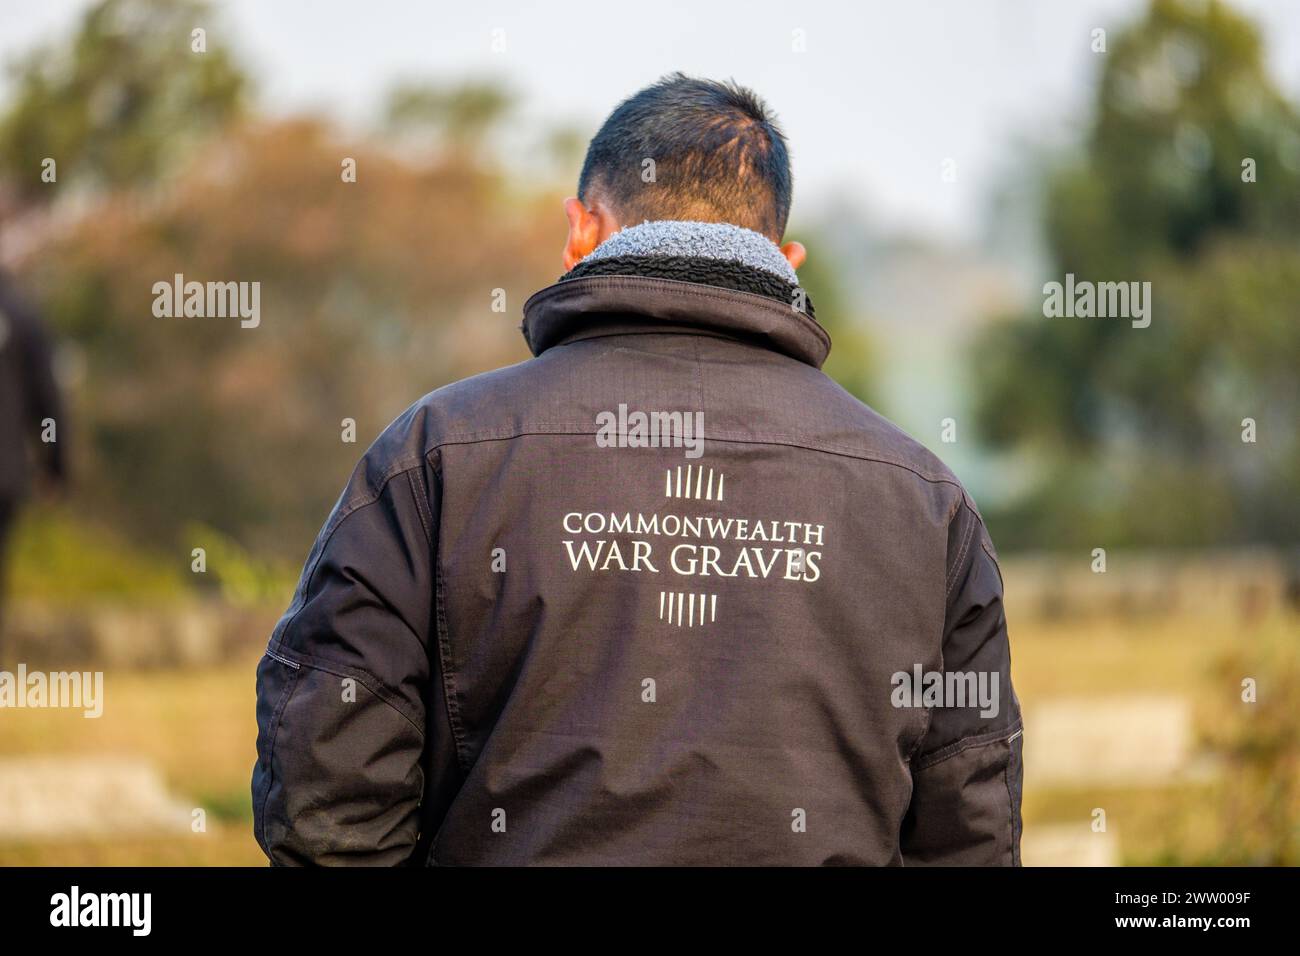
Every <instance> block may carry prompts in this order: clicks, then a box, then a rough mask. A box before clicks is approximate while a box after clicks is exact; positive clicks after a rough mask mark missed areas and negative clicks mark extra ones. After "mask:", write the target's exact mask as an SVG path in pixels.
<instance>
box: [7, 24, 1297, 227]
mask: <svg viewBox="0 0 1300 956" xmlns="http://www.w3.org/2000/svg"><path fill="white" fill-rule="evenodd" d="M86 6H87V0H43V2H41V3H39V4H34V3H32V2H31V0H0V59H3V60H6V61H7V60H9V59H10V58H12V56H13V55H14V54H15V53H20V52H22V51H23V50H25V49H27V48H28V47H29V46H30V45H31V44H32V43H33V42H34V41H37V40H40V39H46V38H49V37H51V36H52V35H55V34H56V33H57V32H58V31H59V30H60V29H65V30H66V29H67V28H68V27H69V26H70V25H71V24H72V23H73V22H74V21H75V19H76V17H77V16H78V14H79V13H80V11H81V10H83V9H84V8H85V7H86ZM1237 6H1238V7H1239V8H1242V9H1245V10H1247V11H1248V12H1250V13H1251V15H1252V16H1254V17H1255V18H1256V19H1257V20H1258V21H1261V22H1262V23H1264V25H1265V28H1266V36H1267V38H1268V45H1269V54H1270V62H1271V65H1272V68H1273V73H1274V75H1275V77H1277V78H1278V79H1279V81H1280V82H1281V83H1282V85H1283V87H1284V89H1286V90H1287V91H1288V92H1289V93H1290V95H1292V96H1293V97H1295V98H1300V3H1294V2H1288V0H1238V3H1237ZM217 7H218V9H219V10H220V17H219V19H218V21H217V23H215V24H213V25H210V26H208V42H209V45H212V44H216V43H221V42H223V37H222V34H223V33H228V34H229V42H230V43H231V44H232V45H233V46H234V47H235V48H236V50H237V51H238V52H239V53H240V54H241V56H242V60H243V62H244V63H245V64H246V65H247V66H248V67H250V68H251V70H252V72H253V74H254V76H255V77H256V79H257V82H258V85H259V89H260V92H261V94H262V97H263V102H264V104H265V105H266V106H267V107H268V108H269V109H271V110H272V111H275V112H292V111H297V110H303V109H310V110H314V111H317V112H324V113H328V114H330V115H332V116H335V117H337V118H338V119H339V120H341V121H343V122H362V121H365V120H367V119H369V118H371V117H373V115H374V111H375V109H376V107H377V105H378V104H379V103H380V102H381V101H382V95H383V92H384V90H385V89H386V88H387V87H388V86H389V85H390V84H391V83H392V82H393V80H394V79H397V78H415V79H420V78H429V79H434V80H446V81H460V80H464V79H467V78H471V77H473V78H496V79H499V80H502V81H504V82H505V83H507V84H508V85H509V86H511V87H512V88H514V89H516V90H518V91H519V92H520V93H521V94H523V101H522V104H521V108H520V111H519V115H520V117H521V119H522V120H523V121H524V122H526V123H529V124H535V125H536V126H537V128H539V129H540V128H543V127H545V126H547V125H551V124H555V123H559V122H565V123H569V124H576V125H578V126H579V127H580V128H582V129H584V130H594V128H595V127H596V125H598V124H599V122H600V120H601V119H603V117H604V116H605V115H606V114H607V113H608V111H609V110H610V109H611V108H612V107H613V105H614V104H615V103H616V102H617V101H618V100H619V99H621V98H622V97H624V96H626V95H627V94H628V93H630V92H632V91H634V90H636V89H637V88H639V87H640V86H643V85H645V84H646V83H647V82H649V81H651V80H653V79H655V78H656V77H658V76H659V75H661V74H663V73H666V72H669V71H672V70H677V69H680V70H684V71H686V72H689V73H696V74H701V75H706V76H712V77H734V78H735V79H737V80H739V81H740V82H742V83H744V84H746V85H749V86H752V87H754V88H755V89H756V90H758V91H759V92H760V93H761V94H762V95H763V96H764V97H765V98H766V99H767V100H768V102H769V103H770V104H771V105H772V106H773V108H774V109H775V110H776V112H777V113H778V115H779V117H780V119H781V121H782V123H783V125H784V127H785V129H786V132H787V134H788V136H789V138H790V141H791V144H792V149H793V157H794V166H795V181H796V192H795V215H796V217H797V215H798V212H799V206H800V203H801V202H804V203H806V204H809V205H813V204H818V205H825V204H826V203H828V202H851V203H853V204H854V205H856V206H858V207H859V208H861V209H862V210H863V211H864V212H865V213H867V214H868V215H869V216H870V217H871V219H872V220H873V221H874V222H875V223H876V224H877V225H878V226H880V227H881V228H883V229H886V230H888V229H904V230H907V231H909V232H914V233H918V234H922V235H930V236H933V237H938V238H947V239H957V240H961V239H970V238H972V237H974V236H975V235H976V234H977V232H978V227H979V222H980V219H979V217H980V214H981V212H982V210H983V208H984V203H985V201H986V199H987V195H988V192H989V190H990V189H991V188H992V187H993V186H994V185H995V184H996V182H997V181H998V178H999V176H1004V175H1005V174H1006V169H1007V168H1008V167H1014V163H1015V160H1016V157H1015V155H1014V154H1013V153H1012V152H1011V151H1012V150H1013V149H1015V144H1016V143H1018V142H1024V141H1025V140H1026V139H1027V138H1028V139H1055V138H1057V137H1059V136H1061V135H1062V134H1064V133H1066V132H1068V131H1069V130H1070V128H1071V126H1072V124H1075V123H1077V122H1078V121H1079V120H1080V119H1081V118H1082V117H1083V116H1084V115H1086V112H1085V110H1084V109H1083V107H1084V105H1085V104H1086V103H1087V96H1088V94H1089V90H1090V87H1091V82H1092V79H1093V77H1094V76H1095V72H1096V70H1097V69H1098V67H1099V65H1100V57H1099V56H1098V55H1097V54H1094V53H1092V52H1091V50H1090V48H1089V41H1090V34H1091V31H1092V30H1093V29H1094V28H1096V27H1103V28H1107V29H1108V30H1114V29H1116V28H1118V27H1119V26H1120V25H1121V24H1123V23H1124V22H1126V21H1127V20H1130V19H1132V18H1133V17H1134V16H1135V15H1137V14H1138V13H1139V12H1140V10H1141V9H1142V4H1141V3H1140V2H1138V0H1073V2H1067V0H1061V2H1056V0H1053V2H1045V0H917V2H899V0H879V2H878V0H854V2H844V0H840V2H825V0H820V2H819V0H802V2H800V3H789V2H776V0H745V2H738V3H726V4H723V3H705V2H700V0H655V2H650V3H615V2H611V0H600V2H593V0H572V2H565V3H562V4H561V3H548V2H545V0H533V2H496V3H492V2H487V3H480V2H461V3H445V2H416V0H365V2H359V3H358V2H353V0H347V2H343V0H219V2H218V3H217ZM739 11H743V12H739ZM494 29H501V30H504V36H505V42H506V50H505V52H501V53H496V52H493V51H492V49H491V43H492V36H493V30H494ZM797 29H798V30H802V31H804V34H803V35H804V36H805V37H806V52H803V53H796V52H793V51H792V36H793V32H794V31H795V30H797ZM3 90H4V87H3V86H0V95H2V94H3ZM949 158H951V159H952V160H953V161H955V163H956V171H957V176H956V182H954V183H945V182H943V180H942V179H941V177H940V170H941V167H942V164H943V162H944V161H945V160H946V159H949ZM575 175H576V170H575Z"/></svg>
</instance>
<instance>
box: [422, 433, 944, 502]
mask: <svg viewBox="0 0 1300 956" xmlns="http://www.w3.org/2000/svg"><path fill="white" fill-rule="evenodd" d="M596 433H597V429H595V428H592V427H591V426H589V425H586V424H585V423H584V424H583V425H582V426H580V427H578V428H577V430H574V431H569V430H567V428H565V427H556V428H552V429H543V428H537V427H534V428H532V429H492V430H488V431H484V432H465V433H462V434H460V435H457V436H455V437H451V438H444V439H442V440H441V441H439V442H438V443H437V444H435V445H434V446H433V447H431V448H430V449H429V451H428V452H427V454H432V453H433V452H435V451H437V450H438V449H439V448H443V447H445V446H447V445H475V444H478V443H480V442H486V441H513V440H514V439H516V438H526V437H530V436H543V435H595V434H596ZM704 440H705V441H720V442H726V443H728V444H733V445H782V446H785V447H789V448H802V449H804V450H805V451H819V452H823V453H825V454H828V455H839V456H841V457H843V458H853V459H856V460H858V461H871V462H876V463H878V464H882V465H893V466H894V467H896V468H902V469H903V470H904V471H910V472H911V473H912V474H914V475H916V476H917V477H918V478H920V479H922V480H924V481H928V482H930V484H934V485H952V486H953V487H954V488H958V489H960V488H961V483H960V482H958V481H957V479H956V478H949V477H946V476H944V475H934V474H930V473H929V472H924V471H921V470H919V469H917V468H916V467H914V466H913V465H910V464H908V463H907V462H904V461H900V460H898V459H896V458H890V457H888V456H885V455H876V454H869V453H867V452H863V451H860V450H859V449H856V448H849V447H847V446H844V445H836V444H833V443H831V442H818V443H812V442H807V441H799V440H797V439H796V438H795V436H792V435H780V434H777V435H763V436H753V435H745V436H735V435H732V434H730V433H722V434H717V433H715V434H713V435H710V434H708V433H707V432H706V433H705V436H704Z"/></svg>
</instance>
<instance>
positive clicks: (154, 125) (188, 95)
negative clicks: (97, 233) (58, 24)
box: [0, 0, 248, 200]
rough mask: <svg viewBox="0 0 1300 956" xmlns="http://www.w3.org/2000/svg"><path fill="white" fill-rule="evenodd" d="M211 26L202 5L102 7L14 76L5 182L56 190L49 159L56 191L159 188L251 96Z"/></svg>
mask: <svg viewBox="0 0 1300 956" xmlns="http://www.w3.org/2000/svg"><path fill="white" fill-rule="evenodd" d="M215 21H216V18H215V17H214V16H213V14H212V11H211V8H210V6H209V5H208V4H207V3H205V2H202V0H100V2H98V3H96V4H95V5H94V6H92V7H91V8H90V9H89V10H88V11H87V12H86V13H85V15H84V16H83V18H82V20H81V23H80V26H79V28H78V30H77V32H76V34H75V36H73V37H72V38H71V39H70V41H65V42H63V43H60V44H58V45H56V46H52V47H46V48H42V49H38V50H35V51H33V52H31V53H30V54H29V55H28V56H27V57H26V58H25V59H23V60H22V61H21V62H20V63H19V64H18V65H17V67H16V69H15V70H14V77H13V84H14V94H13V98H12V101H11V103H10V105H9V107H8V109H7V111H6V112H5V114H4V115H3V117H0V175H3V176H4V177H5V178H6V179H9V180H11V181H12V182H13V184H14V185H15V187H16V189H17V190H18V192H19V194H20V196H21V197H22V198H24V199H27V200H35V199H39V198H43V197H48V196H52V195H53V191H52V190H51V189H50V188H49V186H48V185H47V184H46V183H44V182H43V181H42V179H41V173H42V163H43V162H44V161H45V160H46V159H47V158H49V159H53V160H54V161H55V162H56V163H57V164H58V182H59V183H61V184H69V183H72V184H77V185H85V186H90V187H104V188H111V187H116V186H123V185H135V184H144V183H151V182H154V181H156V178H157V177H158V175H159V173H161V172H163V171H165V170H166V169H168V168H171V167H172V166H173V165H174V164H175V162H177V161H179V160H181V159H182V158H183V157H184V156H185V155H186V154H187V152H188V150H189V149H191V148H192V147H193V146H194V144H195V143H196V142H197V141H198V140H200V139H202V138H203V137H205V136H207V135H208V134H210V133H211V132H212V131H213V130H214V129H217V128H220V127H221V126H223V125H224V124H225V123H226V122H228V121H229V120H230V119H231V118H232V117H233V116H235V115H236V114H238V112H239V111H240V108H241V105H242V103H243V101H244V95H245V90H246V88H247V85H248V82H247V80H246V78H245V77H244V75H243V73H242V72H241V71H240V70H239V69H238V67H237V66H236V65H235V62H234V58H233V57H232V55H231V53H230V49H229V45H228V44H227V43H226V42H225V41H224V37H223V36H222V35H221V34H220V33H219V32H217V24H216V22H215ZM195 29H203V30H205V31H207V33H206V37H205V44H206V52H195V51H194V50H193V47H192V44H193V40H192V37H191V33H192V31H194V30H195ZM164 78H165V79H164Z"/></svg>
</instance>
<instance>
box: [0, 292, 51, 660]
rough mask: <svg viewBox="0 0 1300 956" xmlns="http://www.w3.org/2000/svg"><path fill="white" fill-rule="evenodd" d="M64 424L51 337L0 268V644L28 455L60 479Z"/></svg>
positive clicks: (28, 471) (49, 475) (24, 489)
mask: <svg viewBox="0 0 1300 956" xmlns="http://www.w3.org/2000/svg"><path fill="white" fill-rule="evenodd" d="M63 428H64V424H63V416H62V408H61V402H60V399H59V389H58V385H57V384H56V383H55V379H54V350H53V348H52V346H51V342H50V337H49V335H48V334H47V333H46V330H45V326H44V323H42V322H41V320H40V317H39V316H38V315H37V313H36V311H35V310H34V309H33V308H32V306H31V305H30V304H29V303H28V302H26V301H24V300H23V299H22V298H20V297H19V295H18V292H17V290H16V289H15V288H14V283H13V280H12V279H11V278H10V277H9V276H8V275H7V274H6V273H5V272H3V271H0V650H2V649H3V647H4V643H3V638H4V615H3V612H4V586H5V552H6V550H7V547H8V542H9V532H10V531H11V530H12V528H13V526H14V521H15V519H16V518H17V515H18V509H19V507H20V505H21V504H22V500H23V498H24V497H25V496H26V494H27V490H28V484H29V479H30V474H29V473H30V470H31V462H30V461H29V456H33V455H34V457H35V458H36V459H37V463H38V465H39V467H40V468H41V469H42V470H43V471H44V472H45V474H46V476H47V477H48V479H49V480H50V481H51V482H52V483H53V484H55V485H61V484H62V482H63V479H64V474H65V472H64V465H65V462H64V455H63V445H64V443H63V441H62V440H61V439H62V438H63ZM29 446H30V447H29Z"/></svg>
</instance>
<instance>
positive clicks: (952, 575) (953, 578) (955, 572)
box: [943, 522, 975, 602]
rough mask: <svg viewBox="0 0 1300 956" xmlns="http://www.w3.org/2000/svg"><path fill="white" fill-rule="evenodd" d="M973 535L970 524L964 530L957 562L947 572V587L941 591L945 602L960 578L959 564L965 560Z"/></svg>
mask: <svg viewBox="0 0 1300 956" xmlns="http://www.w3.org/2000/svg"><path fill="white" fill-rule="evenodd" d="M974 533H975V524H974V523H973V522H972V523H971V525H970V527H969V528H967V529H966V538H965V540H964V541H962V545H961V548H960V549H959V550H958V551H957V560H956V561H955V562H954V563H953V566H952V570H951V571H949V572H948V575H949V577H948V582H947V583H948V586H947V587H946V588H944V591H943V597H944V601H945V602H946V601H947V600H948V598H950V597H951V596H952V589H953V585H955V584H956V583H957V578H959V577H960V576H961V563H962V562H963V561H965V560H966V551H967V550H968V549H969V548H970V539H971V536H972V535H973V534H974Z"/></svg>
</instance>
